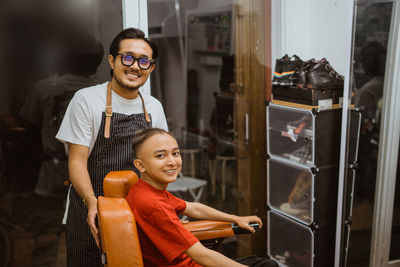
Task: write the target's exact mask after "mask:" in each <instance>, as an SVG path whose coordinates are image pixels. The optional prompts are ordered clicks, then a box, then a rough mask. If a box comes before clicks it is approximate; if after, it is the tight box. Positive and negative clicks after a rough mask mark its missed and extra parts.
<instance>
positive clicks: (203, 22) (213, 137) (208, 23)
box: [148, 0, 266, 257]
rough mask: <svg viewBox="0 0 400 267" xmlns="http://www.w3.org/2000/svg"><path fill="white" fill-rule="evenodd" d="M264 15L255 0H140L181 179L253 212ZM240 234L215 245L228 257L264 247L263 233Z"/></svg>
mask: <svg viewBox="0 0 400 267" xmlns="http://www.w3.org/2000/svg"><path fill="white" fill-rule="evenodd" d="M265 13H266V6H265V1H262V0H257V1H243V0H224V1H178V0H176V1H172V0H171V1H156V0H154V1H153V0H150V1H148V14H149V36H150V37H151V38H152V39H154V40H156V42H157V43H158V46H159V49H160V58H159V60H158V62H157V67H156V70H155V71H154V72H153V74H152V81H151V92H152V95H153V96H155V97H157V98H158V99H159V100H160V101H161V102H162V103H163V106H164V110H165V112H166V116H167V121H168V124H169V129H170V131H171V132H173V133H174V134H175V136H176V137H177V139H178V142H179V145H180V148H181V152H182V157H183V170H182V176H183V181H185V179H186V181H187V182H190V181H200V182H202V184H205V186H204V190H203V191H202V194H201V196H198V200H200V201H201V202H203V203H205V204H208V205H210V206H212V207H215V208H217V209H220V210H223V211H225V212H229V213H234V214H242V215H245V214H257V215H259V216H260V217H263V215H264V214H263V213H264V211H265V210H264V203H265V202H266V200H265V197H266V196H265V163H264V154H265V110H264V99H265V77H266V74H265V66H264V62H266V60H265V57H266V45H265V35H266V32H265ZM250 27H251V28H250ZM192 178H194V179H196V180H191V179H192ZM199 184H200V183H199ZM176 193H179V194H180V195H181V196H182V197H183V198H186V199H187V200H189V201H192V200H193V199H194V198H193V196H191V195H190V194H187V192H176ZM245 239H246V240H245ZM248 239H250V238H249V237H243V238H242V237H240V238H238V239H237V238H232V239H229V238H228V239H225V241H224V245H223V249H222V250H223V251H224V252H226V253H225V254H226V255H228V256H233V257H237V256H240V255H249V254H251V253H250V252H249V251H251V252H252V254H255V253H257V252H260V253H262V252H263V251H265V249H264V248H263V246H264V245H265V237H264V236H261V235H257V237H255V238H253V239H252V240H248ZM249 241H250V242H249Z"/></svg>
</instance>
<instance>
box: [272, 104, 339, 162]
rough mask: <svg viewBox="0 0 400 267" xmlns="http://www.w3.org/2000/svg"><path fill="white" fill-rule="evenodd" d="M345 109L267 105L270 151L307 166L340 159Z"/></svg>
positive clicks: (277, 155)
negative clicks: (341, 130) (308, 108)
mask: <svg viewBox="0 0 400 267" xmlns="http://www.w3.org/2000/svg"><path fill="white" fill-rule="evenodd" d="M341 118H342V111H341V109H330V110H317V109H310V110H306V109H300V108H296V107H290V106H283V105H275V104H273V103H270V104H269V105H268V106H267V131H268V134H267V144H268V145H267V147H268V154H269V155H273V156H275V157H278V158H281V159H286V160H289V161H292V162H294V163H298V164H302V165H305V166H307V167H312V166H319V167H322V166H326V165H336V164H337V163H338V162H339V147H340V130H339V129H340V126H341Z"/></svg>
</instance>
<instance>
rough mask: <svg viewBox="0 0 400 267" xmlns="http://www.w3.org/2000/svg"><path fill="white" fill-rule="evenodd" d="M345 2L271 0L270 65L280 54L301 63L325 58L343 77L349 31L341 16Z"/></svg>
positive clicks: (345, 13) (345, 9)
mask: <svg viewBox="0 0 400 267" xmlns="http://www.w3.org/2000/svg"><path fill="white" fill-rule="evenodd" d="M348 1H350V0H272V60H273V62H272V66H275V59H277V58H281V57H282V56H283V55H284V54H288V55H290V56H291V55H293V54H296V55H298V56H299V57H300V58H301V59H302V60H308V59H311V58H315V59H318V60H319V59H321V58H324V57H325V58H326V59H327V60H328V61H329V62H330V63H331V65H332V67H333V68H334V69H335V70H336V71H337V72H339V73H340V74H344V75H345V74H346V73H345V71H346V68H345V66H346V64H349V62H348V61H349V59H348V57H347V54H346V49H347V45H348V40H347V39H348V38H347V36H348V32H349V31H351V28H349V27H348V26H347V25H348V24H347V20H346V17H345V16H347V14H348V10H347V9H348V8H349V5H348V3H347V2H348ZM346 78H347V77H346Z"/></svg>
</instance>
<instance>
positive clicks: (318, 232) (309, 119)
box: [266, 102, 361, 267]
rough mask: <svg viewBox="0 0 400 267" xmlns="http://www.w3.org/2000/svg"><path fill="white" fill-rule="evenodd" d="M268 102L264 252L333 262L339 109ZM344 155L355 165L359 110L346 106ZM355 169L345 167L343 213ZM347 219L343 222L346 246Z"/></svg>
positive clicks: (300, 262)
mask: <svg viewBox="0 0 400 267" xmlns="http://www.w3.org/2000/svg"><path fill="white" fill-rule="evenodd" d="M279 103H280V104H275V103H273V102H272V103H270V104H269V105H268V106H267V108H266V112H267V146H268V150H267V151H268V155H267V173H268V175H267V185H268V192H267V202H268V203H267V204H268V207H269V211H268V254H269V256H270V257H271V258H273V259H275V260H276V261H278V262H279V263H280V264H281V265H282V266H290V267H297V266H302V267H303V266H307V267H311V266H333V263H334V253H335V247H334V246H335V233H336V216H337V196H338V179H339V159H340V137H341V119H342V109H341V108H340V107H339V106H336V108H332V109H327V110H319V109H316V108H314V107H311V106H304V105H302V107H301V108H300V107H298V106H295V105H290V103H287V105H283V104H281V103H285V102H279ZM350 117H351V119H350V121H351V124H350V130H351V131H350V133H351V135H350V138H349V140H350V141H349V153H348V160H349V162H351V163H352V164H349V166H355V165H356V158H357V149H358V134H359V125H360V120H361V114H360V112H358V110H352V111H351V112H350ZM354 177H355V169H349V171H348V172H347V178H346V183H345V184H346V186H345V189H343V190H345V192H344V195H345V199H346V200H345V201H344V203H345V206H344V219H345V221H348V219H349V218H350V216H351V207H352V197H353V188H354ZM349 227H350V226H349V224H344V227H343V233H344V235H345V237H344V240H345V246H344V247H347V245H348V244H347V241H346V240H348V235H349V233H350V231H349Z"/></svg>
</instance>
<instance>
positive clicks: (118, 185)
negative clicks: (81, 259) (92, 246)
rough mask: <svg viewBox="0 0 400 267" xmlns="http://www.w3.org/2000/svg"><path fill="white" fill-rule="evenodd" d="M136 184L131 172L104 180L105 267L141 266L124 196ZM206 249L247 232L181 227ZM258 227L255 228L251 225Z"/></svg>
mask: <svg viewBox="0 0 400 267" xmlns="http://www.w3.org/2000/svg"><path fill="white" fill-rule="evenodd" d="M137 181H138V177H137V175H136V173H135V172H133V171H115V172H110V173H108V174H107V176H106V177H105V178H104V184H103V186H104V197H103V196H100V197H99V198H98V202H97V205H98V222H99V229H100V240H101V241H100V243H101V249H102V253H103V254H102V261H103V263H104V264H105V266H108V267H124V266H129V267H132V266H143V260H142V252H141V250H140V245H139V238H138V234H137V228H136V222H135V217H134V215H133V213H132V210H131V209H130V207H129V205H128V203H127V201H126V200H125V197H126V195H127V194H128V192H129V189H130V187H131V186H132V185H133V184H134V183H136V182H137ZM184 225H185V227H186V228H187V229H188V230H189V231H191V232H192V233H193V234H194V235H195V236H196V237H197V238H198V239H199V240H200V241H201V242H202V243H203V244H204V245H205V246H207V247H209V248H213V249H215V248H216V247H217V246H218V245H219V243H220V242H221V240H222V239H223V238H225V237H228V236H233V235H235V234H238V233H250V232H247V231H246V230H243V229H240V228H238V227H237V226H234V225H232V224H231V223H229V222H215V221H195V222H189V223H185V224H184ZM254 226H255V228H257V225H254Z"/></svg>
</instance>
